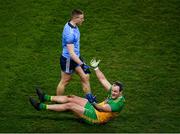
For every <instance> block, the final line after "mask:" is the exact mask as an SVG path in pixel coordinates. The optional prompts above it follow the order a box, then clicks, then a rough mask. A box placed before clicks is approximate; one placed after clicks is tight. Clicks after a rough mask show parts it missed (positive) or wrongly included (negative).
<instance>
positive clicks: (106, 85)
mask: <svg viewBox="0 0 180 134" xmlns="http://www.w3.org/2000/svg"><path fill="white" fill-rule="evenodd" d="M99 63H100V60H98V61H96V59H95V58H93V59H92V60H91V62H90V65H91V67H92V68H94V71H95V73H96V76H97V78H98V80H99V81H100V83H101V84H102V85H103V87H104V88H105V90H107V91H108V90H109V89H110V88H111V84H110V82H109V81H108V80H107V79H106V77H105V76H104V74H103V73H102V72H101V70H100V69H99V68H98V65H99Z"/></svg>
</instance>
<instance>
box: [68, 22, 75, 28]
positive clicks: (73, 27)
mask: <svg viewBox="0 0 180 134" xmlns="http://www.w3.org/2000/svg"><path fill="white" fill-rule="evenodd" d="M68 25H69V26H70V27H71V28H76V26H73V25H72V24H71V23H70V22H68Z"/></svg>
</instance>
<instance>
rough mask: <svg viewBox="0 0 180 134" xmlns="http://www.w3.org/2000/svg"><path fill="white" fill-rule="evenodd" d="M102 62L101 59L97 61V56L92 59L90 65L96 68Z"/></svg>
mask: <svg viewBox="0 0 180 134" xmlns="http://www.w3.org/2000/svg"><path fill="white" fill-rule="evenodd" d="M100 62H101V60H98V61H96V58H93V59H92V60H91V61H90V65H91V67H93V68H94V69H96V68H97V67H98V65H99V63H100Z"/></svg>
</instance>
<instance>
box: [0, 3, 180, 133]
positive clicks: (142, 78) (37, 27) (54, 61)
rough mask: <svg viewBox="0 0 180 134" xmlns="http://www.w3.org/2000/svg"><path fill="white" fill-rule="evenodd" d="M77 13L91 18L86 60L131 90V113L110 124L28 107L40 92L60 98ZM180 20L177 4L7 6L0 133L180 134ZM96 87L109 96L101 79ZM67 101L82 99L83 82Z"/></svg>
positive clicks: (0, 65)
mask: <svg viewBox="0 0 180 134" xmlns="http://www.w3.org/2000/svg"><path fill="white" fill-rule="evenodd" d="M73 8H80V9H82V10H83V11H84V12H85V22H84V24H83V25H82V26H81V27H80V31H81V54H82V55H83V57H84V58H85V60H86V61H87V62H89V61H90V59H91V58H92V57H97V58H99V59H101V60H102V62H101V64H100V67H101V69H102V71H103V72H104V73H105V75H106V77H107V78H108V79H109V80H110V81H114V80H120V81H122V82H123V83H124V84H125V91H124V95H125V97H126V107H125V109H124V111H122V113H121V115H120V116H119V117H118V118H116V119H114V120H112V121H110V122H109V123H107V124H105V125H101V126H91V125H88V124H84V123H81V122H80V121H78V119H77V118H76V117H75V116H74V115H73V114H72V113H70V112H63V113H57V112H50V111H43V112H37V111H35V110H34V109H33V108H32V107H31V106H30V104H29V102H28V96H35V93H34V87H35V86H37V85H38V86H41V87H42V89H44V90H45V91H46V92H47V93H48V94H52V95H53V94H55V92H56V86H57V84H58V82H59V79H60V78H59V73H60V66H59V55H60V53H61V50H62V48H61V33H62V29H63V26H64V24H65V23H66V21H67V20H68V19H69V13H70V11H71V10H72V9H73ZM179 14H180V1H178V0H161V1H157V0H146V1H144V0H98V1H95V0H86V1H82V0H66V1H63V0H28V1H24V0H14V1H11V0H1V4H0V18H1V20H0V57H1V59H0V60H1V61H0V69H1V73H0V79H1V80H0V89H1V90H0V108H1V109H0V132H102V133H105V132H118V133H120V132H150V133H151V132H180V126H179V123H180V119H179V116H180V114H179V111H180V109H179V105H180V99H179V94H178V93H179V92H178V89H179V88H180V82H179V81H180V77H179V76H180V71H179V68H180V63H179V61H180V47H179V42H180V38H179V37H180V25H179V24H180V16H179ZM91 87H92V91H93V93H94V94H96V95H97V97H98V100H99V101H101V100H103V99H104V98H105V97H106V95H105V94H104V92H103V89H102V87H101V85H100V84H99V83H97V79H96V77H95V74H94V73H92V74H91ZM65 94H75V95H78V96H83V92H82V89H81V84H80V81H79V77H78V76H76V75H74V76H73V80H72V81H71V83H70V84H69V85H68V87H67V88H66V92H65Z"/></svg>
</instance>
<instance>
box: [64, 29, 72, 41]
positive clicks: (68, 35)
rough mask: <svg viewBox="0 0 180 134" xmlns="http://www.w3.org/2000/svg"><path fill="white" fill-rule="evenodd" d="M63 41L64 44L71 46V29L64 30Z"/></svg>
mask: <svg viewBox="0 0 180 134" xmlns="http://www.w3.org/2000/svg"><path fill="white" fill-rule="evenodd" d="M64 39H65V42H66V44H73V40H74V35H73V30H72V29H71V28H66V29H65V32H64Z"/></svg>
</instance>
